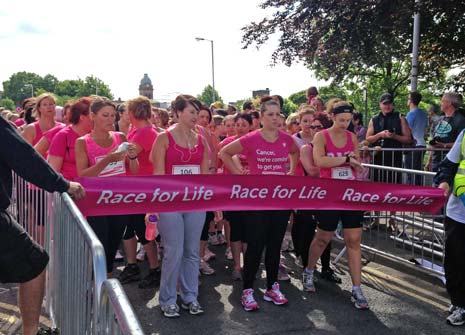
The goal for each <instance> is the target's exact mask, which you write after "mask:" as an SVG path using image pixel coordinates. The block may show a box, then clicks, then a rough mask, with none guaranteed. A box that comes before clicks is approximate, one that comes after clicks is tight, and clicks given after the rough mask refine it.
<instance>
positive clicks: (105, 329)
mask: <svg viewBox="0 0 465 335" xmlns="http://www.w3.org/2000/svg"><path fill="white" fill-rule="evenodd" d="M125 297H126V294H125V293H124V290H123V288H122V287H121V284H120V282H119V281H118V280H116V279H109V280H105V281H104V282H103V285H102V291H101V295H100V310H99V314H100V315H101V319H100V323H99V327H100V329H101V333H102V334H114V335H143V334H144V332H143V331H142V327H141V325H140V324H139V320H137V318H136V317H135V313H134V310H133V309H132V307H131V305H130V304H128V303H126V300H125V299H124V298H125Z"/></svg>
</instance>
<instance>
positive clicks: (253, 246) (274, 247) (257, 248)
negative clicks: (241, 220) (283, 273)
mask: <svg viewBox="0 0 465 335" xmlns="http://www.w3.org/2000/svg"><path fill="white" fill-rule="evenodd" d="M246 220H247V221H246V222H247V225H246V230H245V231H246V240H247V243H248V244H247V251H246V253H245V256H244V276H243V280H244V289H249V288H253V283H254V280H255V275H256V273H257V271H258V268H259V266H260V261H261V258H262V254H263V249H265V248H266V252H265V268H266V286H267V289H268V290H270V289H271V287H272V286H273V284H274V283H275V282H276V281H277V280H278V269H279V260H280V255H281V243H282V241H283V238H284V234H285V233H286V228H287V222H288V220H289V211H255V212H248V213H247V218H246Z"/></svg>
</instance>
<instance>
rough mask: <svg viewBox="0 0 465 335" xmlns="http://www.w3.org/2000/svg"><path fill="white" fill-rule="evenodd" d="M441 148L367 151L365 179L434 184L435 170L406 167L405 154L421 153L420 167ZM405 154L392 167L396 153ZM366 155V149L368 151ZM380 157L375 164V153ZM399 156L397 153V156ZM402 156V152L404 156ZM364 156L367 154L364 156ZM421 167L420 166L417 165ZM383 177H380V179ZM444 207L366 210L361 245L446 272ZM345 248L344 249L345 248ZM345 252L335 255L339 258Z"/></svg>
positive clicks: (401, 259)
mask: <svg viewBox="0 0 465 335" xmlns="http://www.w3.org/2000/svg"><path fill="white" fill-rule="evenodd" d="M431 151H439V152H440V154H441V156H445V154H446V153H447V151H446V150H439V149H430V148H428V149H426V148H401V149H385V148H383V149H382V150H381V151H376V150H374V149H372V148H370V150H369V151H368V155H370V156H369V157H368V158H369V159H365V163H364V164H363V166H364V167H365V168H366V169H367V171H366V172H367V173H366V174H365V176H364V177H365V180H369V181H374V178H376V177H377V178H378V180H377V181H378V182H389V183H394V184H403V185H419V186H432V180H433V177H434V175H435V173H434V172H427V171H423V170H417V169H409V168H407V164H408V163H409V162H408V160H406V156H408V155H409V154H415V155H417V154H419V155H420V156H421V157H422V160H421V162H422V163H421V166H420V167H421V169H423V168H424V162H426V160H427V158H425V155H428V154H431ZM398 153H400V154H401V155H402V154H403V158H401V159H402V161H401V163H402V164H401V165H400V167H393V166H394V165H395V164H394V160H393V157H394V155H398ZM365 155H367V152H365ZM376 155H379V157H381V159H379V158H378V159H377V160H376V162H378V163H379V162H381V164H378V165H375V164H372V163H374V162H375V159H374V157H375V156H376ZM398 157H399V156H397V158H398ZM401 157H402V156H401ZM365 158H367V157H366V156H365ZM417 167H418V166H417ZM379 179H381V180H379ZM444 217H445V216H444V210H441V211H440V212H439V213H436V214H430V213H427V212H421V213H420V212H393V211H392V212H389V211H382V212H375V211H367V212H365V215H364V225H363V230H364V232H363V235H362V249H364V250H367V251H370V252H372V253H374V254H378V255H382V256H385V257H388V258H391V259H395V260H397V261H401V262H409V263H411V262H414V263H416V264H419V265H421V266H422V267H423V268H424V269H426V270H427V271H429V272H431V273H433V274H435V275H440V276H442V275H444V270H443V267H442V264H443V260H444V225H443V223H444ZM344 251H345V250H343V252H344ZM343 252H341V253H340V255H338V257H336V259H335V262H337V261H338V260H339V259H340V257H341V256H342V255H343Z"/></svg>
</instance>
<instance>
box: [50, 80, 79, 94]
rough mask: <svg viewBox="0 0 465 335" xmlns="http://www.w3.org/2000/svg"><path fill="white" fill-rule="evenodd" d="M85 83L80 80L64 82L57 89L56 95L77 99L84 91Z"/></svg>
mask: <svg viewBox="0 0 465 335" xmlns="http://www.w3.org/2000/svg"><path fill="white" fill-rule="evenodd" d="M83 84H84V83H83V81H82V80H81V79H78V80H63V81H60V82H59V83H58V85H57V87H56V90H55V93H56V94H57V95H59V96H70V97H77V96H79V92H81V91H82V86H83Z"/></svg>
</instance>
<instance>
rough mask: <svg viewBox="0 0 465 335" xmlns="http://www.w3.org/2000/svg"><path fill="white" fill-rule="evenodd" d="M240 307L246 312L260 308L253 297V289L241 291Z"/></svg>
mask: <svg viewBox="0 0 465 335" xmlns="http://www.w3.org/2000/svg"><path fill="white" fill-rule="evenodd" d="M242 307H244V310H245V311H246V312H250V311H255V310H257V309H259V308H260V307H259V306H258V304H257V302H256V301H255V298H254V297H253V290H252V289H251V288H249V289H246V290H244V291H242Z"/></svg>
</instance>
